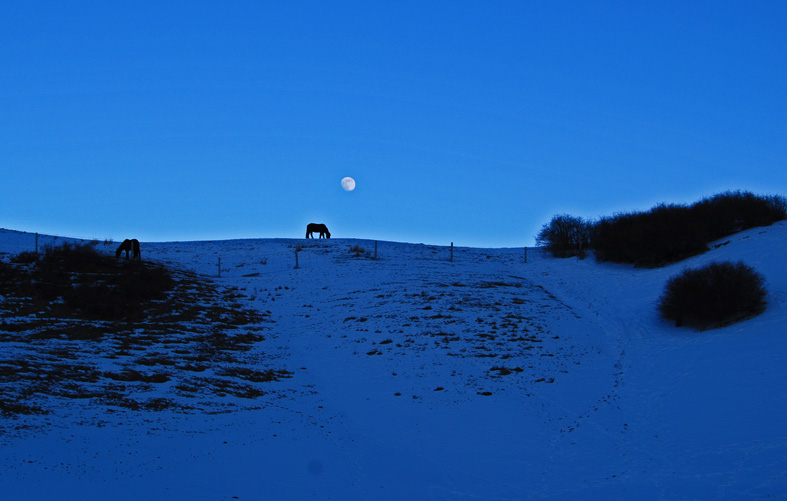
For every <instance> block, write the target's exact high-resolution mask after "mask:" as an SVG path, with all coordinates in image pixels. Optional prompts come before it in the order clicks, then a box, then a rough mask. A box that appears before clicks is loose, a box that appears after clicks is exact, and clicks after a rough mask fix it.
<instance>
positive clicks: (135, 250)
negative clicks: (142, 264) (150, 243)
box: [115, 238, 142, 260]
mask: <svg viewBox="0 0 787 501" xmlns="http://www.w3.org/2000/svg"><path fill="white" fill-rule="evenodd" d="M123 251H126V259H128V252H129V251H131V254H132V256H133V257H134V259H140V260H141V259H142V254H141V253H140V252H139V240H137V239H136V238H132V239H131V240H129V239H126V240H123V243H122V244H120V247H118V250H117V251H115V257H120V253H121V252H123Z"/></svg>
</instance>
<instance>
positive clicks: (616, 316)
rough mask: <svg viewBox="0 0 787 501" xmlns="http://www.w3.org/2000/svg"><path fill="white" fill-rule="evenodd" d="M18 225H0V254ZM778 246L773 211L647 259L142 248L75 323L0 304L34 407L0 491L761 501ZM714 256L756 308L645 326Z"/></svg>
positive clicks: (779, 371)
mask: <svg viewBox="0 0 787 501" xmlns="http://www.w3.org/2000/svg"><path fill="white" fill-rule="evenodd" d="M33 238H34V236H33V235H31V234H26V233H21V232H14V231H10V230H0V252H3V253H5V254H0V257H2V259H3V261H7V260H8V259H9V258H10V256H11V255H13V254H17V253H19V252H24V251H31V250H33V247H34V245H35V244H34V243H33V242H34V240H33ZM40 240H41V241H40V243H39V244H40V245H42V246H43V245H44V244H47V243H50V242H52V241H53V240H54V238H53V237H45V236H42V237H40ZM63 240H64V239H62V238H60V239H58V241H60V242H61V241H63ZM785 241H787V223H785V222H781V223H777V224H774V225H772V226H768V227H762V228H754V229H751V230H747V231H745V232H741V233H737V234H735V235H732V236H730V237H727V238H725V239H722V240H720V241H718V242H715V243H714V244H713V245H711V250H710V251H709V252H707V253H705V254H702V255H699V256H695V257H692V258H690V259H687V260H685V261H682V262H680V263H676V264H673V265H670V266H666V267H664V268H659V269H639V268H633V267H632V266H628V265H620V264H600V263H596V262H595V261H594V260H593V259H585V260H580V259H577V258H570V259H555V258H551V257H547V256H545V255H544V254H543V253H540V252H538V251H536V250H534V249H532V248H531V249H529V250H528V254H527V262H525V259H524V251H523V249H521V248H520V249H477V248H464V247H458V248H455V249H454V254H453V261H450V260H449V259H450V250H449V249H448V248H447V247H445V246H434V245H422V244H404V243H395V242H378V243H377V259H373V254H374V246H375V243H374V242H370V241H360V240H352V239H330V240H310V241H306V240H303V239H259V240H232V241H213V242H159V243H145V242H143V244H142V256H143V259H144V260H145V261H150V262H152V263H154V264H155V265H161V266H164V267H166V268H167V269H168V270H171V272H172V273H173V277H174V280H175V286H174V288H173V291H172V292H171V293H170V295H169V296H167V297H168V299H162V300H161V302H160V303H159V305H161V304H163V305H167V308H166V309H161V311H159V312H158V313H156V314H155V315H159V316H155V315H154V314H153V313H150V314H149V315H148V316H146V317H145V318H140V319H137V320H134V322H135V323H133V324H130V323H129V321H125V324H124V325H125V327H124V328H123V329H119V327H118V326H119V325H121V324H116V323H112V322H108V321H105V320H93V321H87V320H83V321H78V322H76V323H77V324H78V326H77V327H75V328H74V329H75V332H83V331H82V330H81V329H85V330H86V331H89V332H92V333H93V334H94V335H92V336H88V338H87V339H80V338H79V336H76V335H73V334H69V335H66V334H62V333H58V332H57V331H56V330H57V327H53V323H52V322H51V321H49V320H44V321H41V317H42V315H45V312H43V313H42V312H37V313H35V316H34V315H33V314H29V315H28V316H19V315H15V316H14V317H10V316H9V315H8V314H7V313H3V315H4V318H3V321H4V322H5V324H4V326H3V327H2V331H0V337H2V342H0V350H2V351H0V353H2V361H0V367H2V371H3V374H4V376H5V379H4V380H3V382H2V391H3V393H2V394H3V395H6V396H8V395H13V396H14V398H15V399H17V402H18V403H19V404H20V405H25V406H29V407H30V408H31V409H38V410H41V411H46V412H30V413H16V414H14V413H10V415H5V416H4V417H2V418H0V442H2V446H3V451H4V458H3V464H2V466H3V468H2V470H0V471H1V473H0V485H2V486H3V497H4V498H5V499H34V498H43V497H53V496H54V497H57V498H59V499H105V498H107V497H112V498H114V499H137V498H139V497H141V496H153V497H154V498H156V497H163V496H168V497H174V498H176V499H177V498H189V499H236V498H237V499H260V498H266V499H302V498H308V497H312V498H321V499H322V498H325V499H463V498H481V499H578V498H584V499H588V498H617V499H621V498H622V499H626V498H628V499H635V498H636V499H641V498H645V499H654V498H655V499H658V498H668V499H711V498H713V499H724V498H726V499H755V498H764V497H774V496H781V495H784V493H785V492H787V481H785V478H784V476H783V472H784V471H785V468H786V467H787V461H785V459H784V458H785V457H787V441H785V439H784V433H783V424H784V415H785V410H787V402H786V401H785V399H784V395H785V394H787V391H785V390H787V388H785V381H787V378H785V369H784V367H785V360H784V353H785V347H786V346H785V345H787V340H785V336H784V327H783V326H784V324H785V320H787V307H786V306H787V271H785V267H784V265H783V263H784V262H785V258H786V257H787V256H786V255H785V250H784V242H785ZM115 246H116V244H109V243H106V244H105V243H100V242H99V243H97V244H96V248H97V249H98V251H99V252H101V253H106V254H109V255H114V248H115ZM296 249H298V252H297V256H298V268H297V269H296V268H295V257H296ZM351 249H354V250H351ZM219 259H220V264H219ZM718 260H743V261H744V262H746V263H747V264H749V265H751V266H753V267H754V268H755V269H756V270H757V271H759V272H760V273H762V274H763V275H764V276H765V278H766V281H767V289H768V298H767V300H768V307H767V309H766V311H765V312H764V313H763V314H762V315H760V316H758V317H755V318H753V319H750V320H747V321H745V322H742V323H738V324H734V325H731V326H728V327H725V328H722V329H716V330H713V331H706V332H697V331H693V330H690V329H687V328H675V327H674V325H672V324H669V323H666V322H663V321H661V320H660V319H659V317H658V313H657V311H656V302H657V299H658V297H659V295H660V294H661V292H662V289H663V287H664V284H665V283H666V281H667V279H668V278H669V277H670V276H672V275H675V274H676V273H679V272H680V271H681V270H683V269H684V268H685V267H694V266H700V265H703V264H706V263H709V262H711V261H718ZM219 275H220V277H219ZM8 300H9V297H4V298H3V299H2V302H0V305H3V306H2V307H3V308H7V305H8ZM167 301H169V302H167ZM200 311H201V312H203V314H200V313H199V312H200ZM185 312H191V313H190V314H188V315H186V314H185ZM72 323H73V322H72ZM20 325H21V326H23V327H9V326H20ZM71 327H74V326H73V325H72V326H71ZM44 332H47V333H48V334H46V335H44V334H43V333H44ZM69 332H72V331H69ZM219 341H220V342H219ZM124 343H125V344H124ZM233 348H242V349H233ZM198 356H199V357H201V358H195V357H198ZM58 357H60V358H58ZM64 365H68V366H69V367H71V368H72V369H73V370H71V371H62V370H61V371H60V372H59V374H60V376H62V375H63V373H64V372H65V374H66V377H62V378H59V379H57V380H56V381H55V380H54V379H53V377H49V378H45V379H44V383H40V384H39V385H38V386H35V385H30V384H28V383H29V382H30V381H32V380H34V379H35V377H36V374H39V373H40V371H42V370H43V369H42V368H52V367H60V368H62V367H63V366H64ZM20 367H22V368H23V370H20ZM37 371H38V372H37ZM85 374H89V375H91V377H90V378H87V379H86V378H84V377H83V376H84V375H85ZM68 375H70V376H68ZM124 375H125V376H126V377H124ZM266 375H267V376H271V377H266ZM112 376H116V377H115V378H114V379H113V377H112ZM272 376H276V377H272ZM69 377H70V378H71V379H72V381H68V378H69ZM165 378H166V379H165ZM20 381H22V382H23V381H27V382H28V383H25V384H27V386H24V385H21V383H20ZM20 385H21V386H20ZM20 388H27V390H26V391H19V390H20ZM53 388H55V389H58V388H59V390H58V391H53ZM61 390H62V391H61ZM109 390H112V391H113V392H114V393H113V394H112V395H114V398H107V394H106V393H107V391H109ZM69 392H71V393H69ZM74 392H76V393H77V394H78V396H77V395H75V393H74ZM80 392H81V393H80Z"/></svg>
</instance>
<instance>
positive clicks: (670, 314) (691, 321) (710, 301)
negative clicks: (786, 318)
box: [658, 262, 765, 329]
mask: <svg viewBox="0 0 787 501" xmlns="http://www.w3.org/2000/svg"><path fill="white" fill-rule="evenodd" d="M764 282H765V279H764V278H763V276H762V275H760V274H759V273H757V272H756V271H755V270H754V269H753V268H751V267H750V266H747V265H745V264H743V263H741V262H738V263H731V262H723V263H711V264H709V265H708V266H705V267H703V268H698V269H687V270H685V271H683V273H681V274H680V275H677V276H674V277H672V278H670V279H669V281H668V282H667V285H666V287H665V289H664V294H663V295H662V296H661V298H660V299H659V305H658V308H659V312H660V313H661V316H662V317H663V318H665V319H666V320H672V321H674V322H675V324H676V325H678V326H680V325H684V324H685V325H690V326H692V327H696V328H699V329H709V328H713V327H720V326H723V325H726V324H730V323H733V322H737V321H739V320H743V319H745V318H749V317H753V316H755V315H758V314H760V313H762V312H763V311H764V310H765V288H764V285H763V284H764Z"/></svg>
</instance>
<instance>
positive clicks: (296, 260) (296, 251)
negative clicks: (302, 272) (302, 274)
mask: <svg viewBox="0 0 787 501" xmlns="http://www.w3.org/2000/svg"><path fill="white" fill-rule="evenodd" d="M298 268H300V266H298V249H297V247H296V248H295V269H296V270H297V269H298Z"/></svg>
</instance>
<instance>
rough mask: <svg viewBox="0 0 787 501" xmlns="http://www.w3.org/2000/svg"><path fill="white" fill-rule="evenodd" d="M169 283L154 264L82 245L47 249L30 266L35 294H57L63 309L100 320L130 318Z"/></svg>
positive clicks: (44, 297)
mask: <svg viewBox="0 0 787 501" xmlns="http://www.w3.org/2000/svg"><path fill="white" fill-rule="evenodd" d="M173 283H174V282H173V280H172V277H171V275H170V274H169V272H168V271H167V270H166V269H164V268H162V267H160V266H156V265H151V264H148V263H141V262H133V261H132V262H128V261H126V260H122V259H120V260H119V259H115V258H114V257H112V256H108V255H105V254H101V253H100V252H98V251H97V250H96V249H95V248H94V247H93V246H92V245H85V244H68V243H66V244H63V245H61V246H58V247H50V248H47V249H46V252H45V253H44V255H43V257H42V258H41V260H40V261H39V262H38V266H37V268H36V270H35V284H36V295H37V296H38V297H39V298H40V299H42V300H44V301H54V300H57V299H62V302H63V303H64V304H65V305H66V306H68V307H69V308H74V309H77V310H79V311H81V312H82V313H83V314H84V315H87V316H89V317H92V318H97V319H102V320H118V319H133V318H136V317H137V316H138V315H139V314H141V312H142V311H143V310H144V306H145V305H146V304H147V303H148V302H149V301H152V300H156V299H161V298H162V297H164V295H165V293H166V292H167V291H168V290H171V288H172V286H173Z"/></svg>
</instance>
